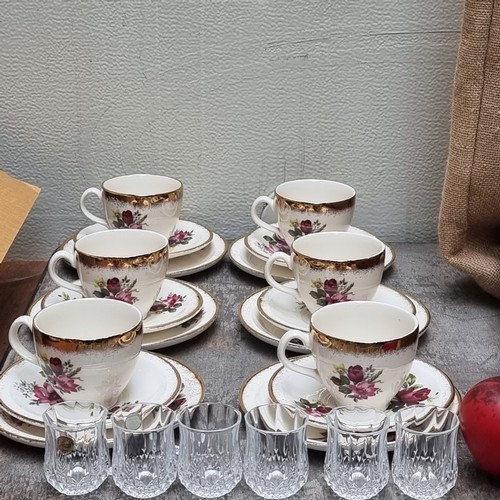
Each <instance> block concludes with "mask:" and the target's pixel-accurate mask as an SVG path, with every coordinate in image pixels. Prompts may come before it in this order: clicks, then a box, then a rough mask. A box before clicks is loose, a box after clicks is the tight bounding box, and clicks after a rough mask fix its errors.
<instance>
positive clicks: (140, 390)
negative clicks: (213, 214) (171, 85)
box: [0, 174, 226, 446]
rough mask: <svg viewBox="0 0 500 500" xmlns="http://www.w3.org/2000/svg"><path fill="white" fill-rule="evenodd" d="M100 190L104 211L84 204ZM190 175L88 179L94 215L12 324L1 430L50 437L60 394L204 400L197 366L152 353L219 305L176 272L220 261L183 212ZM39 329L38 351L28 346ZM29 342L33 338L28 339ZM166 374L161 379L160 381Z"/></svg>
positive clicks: (205, 320)
mask: <svg viewBox="0 0 500 500" xmlns="http://www.w3.org/2000/svg"><path fill="white" fill-rule="evenodd" d="M89 194H95V195H97V196H98V197H99V198H100V199H101V201H102V205H103V208H104V213H105V214H106V218H105V219H100V218H97V217H96V216H94V215H92V214H91V213H90V212H89V211H88V210H87V209H86V207H85V200H86V198H87V197H88V196H89ZM182 199H183V187H182V183H180V181H178V180H176V179H172V178H169V177H163V176H156V175H148V174H137V175H131V176H121V177H116V178H113V179H110V180H108V181H105V182H104V183H103V187H102V189H101V190H97V189H95V188H90V189H88V190H86V191H85V192H84V193H83V195H82V197H81V208H82V211H83V212H84V214H86V215H87V216H88V217H89V218H90V219H91V220H92V221H93V222H95V224H94V225H92V226H89V227H86V228H84V229H83V230H82V231H80V232H79V233H78V234H77V235H76V237H75V238H71V239H69V240H68V241H67V242H66V243H65V244H64V245H63V248H62V249H61V250H59V251H57V252H55V253H54V254H53V256H52V257H51V259H50V261H49V264H48V273H49V276H50V277H51V278H52V280H53V281H54V283H55V284H56V285H57V288H55V289H53V290H51V291H49V292H48V293H46V294H45V295H44V296H42V297H41V298H39V299H38V300H37V301H36V302H35V303H34V304H33V306H32V307H31V309H30V311H29V314H26V315H24V316H21V317H19V318H17V319H16V320H15V321H14V322H13V324H12V325H11V328H10V331H9V341H10V344H11V346H12V348H13V349H14V350H15V351H16V352H17V354H18V355H19V356H20V357H21V358H23V360H21V361H18V362H16V363H14V364H12V365H11V366H9V367H8V368H7V369H6V370H4V372H3V373H2V374H1V375H0V430H1V431H2V432H3V433H4V434H5V435H8V436H9V437H13V438H15V439H16V440H21V441H23V442H27V443H30V444H33V445H35V446H40V445H42V446H43V441H40V437H41V435H42V436H43V432H42V433H40V432H39V431H40V429H41V430H42V431H43V420H42V414H43V412H44V411H45V410H46V409H47V407H49V406H50V405H52V404H54V403H58V402H60V401H92V402H94V403H96V404H101V405H103V406H105V407H107V408H108V409H109V410H110V412H111V411H112V410H113V409H114V408H117V407H120V406H122V405H123V404H125V403H128V402H133V401H138V400H144V398H146V400H148V401H149V402H151V403H157V404H163V405H170V406H172V407H174V408H176V409H178V408H180V407H183V406H186V405H188V404H189V403H191V404H195V403H199V402H200V401H201V400H202V399H203V394H204V382H203V379H202V378H201V376H200V375H198V374H197V373H196V372H195V371H194V370H192V369H191V368H190V367H188V366H186V365H183V364H181V363H179V362H178V361H177V360H172V359H169V358H167V357H165V356H160V355H156V354H152V353H149V352H147V349H157V348H161V347H165V346H168V345H174V344H176V343H179V342H184V341H186V340H188V339H190V338H193V337H194V336H196V335H199V334H200V333H202V332H203V331H205V330H206V329H207V328H208V327H209V326H210V325H211V324H212V323H213V322H214V321H215V319H216V317H217V313H218V310H219V304H218V303H217V301H216V300H215V298H214V297H212V296H211V294H209V293H208V292H206V291H205V290H203V289H202V288H200V287H196V286H194V285H191V284H189V283H187V282H184V281H181V280H179V279H177V278H173V277H171V273H170V272H169V269H170V267H171V266H170V264H171V262H175V260H176V259H178V260H179V261H181V260H184V262H181V265H179V266H177V268H176V271H177V275H179V274H184V275H186V274H190V273H192V272H197V270H198V269H200V268H206V267H210V266H211V265H214V264H215V263H216V262H218V260H220V259H221V258H222V257H223V255H224V253H225V251H226V243H225V241H224V240H223V239H222V238H221V237H220V236H219V235H217V234H216V233H214V232H212V231H210V230H208V229H207V228H205V227H203V226H201V225H198V224H195V223H192V222H188V221H185V222H181V223H180V227H179V213H180V209H181V207H182ZM30 336H31V337H32V342H31V343H32V344H34V351H35V352H34V353H33V352H32V351H31V350H29V349H27V348H26V347H25V345H26V341H27V337H30ZM28 342H30V340H28ZM151 380H161V381H162V382H161V384H151V383H150V381H151Z"/></svg>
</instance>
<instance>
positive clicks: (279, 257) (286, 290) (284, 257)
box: [264, 252, 302, 302]
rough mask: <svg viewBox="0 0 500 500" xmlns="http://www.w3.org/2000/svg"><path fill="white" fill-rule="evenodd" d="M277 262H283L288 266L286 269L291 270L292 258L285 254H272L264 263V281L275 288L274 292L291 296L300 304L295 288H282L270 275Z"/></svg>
mask: <svg viewBox="0 0 500 500" xmlns="http://www.w3.org/2000/svg"><path fill="white" fill-rule="evenodd" d="M277 260H282V261H284V262H285V264H286V265H287V266H288V269H290V270H291V269H292V256H291V255H288V254H286V253H285V252H276V253H273V254H272V255H271V256H270V257H269V259H267V261H266V265H265V267H264V277H265V278H266V281H267V282H268V283H269V284H270V285H271V286H272V287H273V288H276V290H279V291H280V292H283V293H287V294H288V295H291V296H292V297H294V298H295V299H296V300H298V301H300V302H302V299H301V298H300V296H299V292H298V291H297V288H296V287H295V288H291V287H288V286H284V285H282V284H281V283H278V282H277V281H276V280H275V279H274V278H273V274H272V270H273V264H274V263H275V262H276V261H277Z"/></svg>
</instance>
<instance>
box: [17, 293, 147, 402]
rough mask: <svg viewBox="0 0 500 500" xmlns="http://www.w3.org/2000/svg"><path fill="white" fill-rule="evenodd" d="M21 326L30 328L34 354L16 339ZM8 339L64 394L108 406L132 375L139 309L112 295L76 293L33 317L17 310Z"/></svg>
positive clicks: (138, 337) (137, 346) (139, 341)
mask: <svg viewBox="0 0 500 500" xmlns="http://www.w3.org/2000/svg"><path fill="white" fill-rule="evenodd" d="M22 326H25V327H27V328H28V329H29V330H30V331H31V333H32V336H33V341H34V346H35V354H34V353H32V352H31V351H30V350H28V349H27V348H26V347H25V346H24V345H23V344H22V343H21V341H20V339H19V334H20V330H21V327H22ZM9 341H10V345H11V346H12V348H13V349H14V350H15V351H16V352H17V353H18V354H19V355H20V356H21V357H23V358H24V359H25V360H27V361H29V362H31V363H34V364H36V365H39V366H40V367H41V369H42V371H43V374H44V376H45V377H46V378H47V381H48V383H49V384H50V385H51V386H52V387H53V389H54V391H55V392H56V393H57V394H59V396H60V397H61V398H62V399H63V400H65V401H93V402H95V403H99V404H102V405H103V406H106V407H107V408H111V407H113V405H114V404H115V403H116V401H117V400H118V398H119V396H120V394H121V393H122V392H123V390H124V389H125V387H126V385H127V384H128V382H129V381H130V379H131V377H132V374H133V371H134V368H135V365H136V362H137V358H138V356H139V353H140V350H141V345H142V315H141V313H140V312H139V310H138V309H137V308H136V307H134V306H132V305H130V304H126V303H124V302H120V301H116V300H102V299H90V298H89V299H74V300H69V301H65V302H60V303H58V304H54V305H51V306H49V307H47V308H45V309H42V310H41V311H40V312H38V313H37V314H36V315H35V317H34V318H31V317H30V316H27V315H26V316H20V317H19V318H17V319H16V320H15V321H14V322H13V323H12V325H11V327H10V330H9Z"/></svg>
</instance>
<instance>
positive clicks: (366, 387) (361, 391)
mask: <svg viewBox="0 0 500 500" xmlns="http://www.w3.org/2000/svg"><path fill="white" fill-rule="evenodd" d="M349 389H351V391H352V394H353V396H354V397H355V398H356V399H368V398H369V397H371V396H375V395H376V394H377V388H376V387H375V384H371V383H370V382H367V381H366V380H363V382H360V383H359V384H356V385H355V384H349Z"/></svg>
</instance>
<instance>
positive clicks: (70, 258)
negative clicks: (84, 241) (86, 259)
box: [47, 250, 82, 293]
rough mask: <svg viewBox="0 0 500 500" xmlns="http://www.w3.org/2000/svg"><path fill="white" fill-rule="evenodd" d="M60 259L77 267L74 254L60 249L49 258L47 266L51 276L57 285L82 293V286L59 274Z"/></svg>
mask: <svg viewBox="0 0 500 500" xmlns="http://www.w3.org/2000/svg"><path fill="white" fill-rule="evenodd" d="M60 260H65V261H66V262H67V263H68V264H69V265H70V266H72V267H76V262H75V257H74V254H71V253H69V252H67V251H66V250H59V251H57V252H55V253H54V254H53V255H52V257H51V258H50V260H49V264H48V266H47V269H48V271H49V276H50V277H51V278H52V280H53V281H54V282H55V283H56V284H57V285H59V286H62V287H63V288H68V289H69V290H73V291H75V292H80V293H82V287H81V286H79V285H76V284H75V283H71V281H68V280H65V279H64V278H61V277H60V276H59V275H58V274H57V271H56V265H57V263H58V262H59V261H60Z"/></svg>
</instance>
